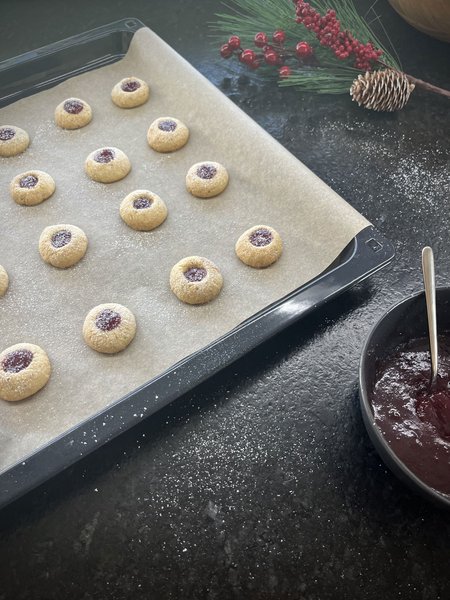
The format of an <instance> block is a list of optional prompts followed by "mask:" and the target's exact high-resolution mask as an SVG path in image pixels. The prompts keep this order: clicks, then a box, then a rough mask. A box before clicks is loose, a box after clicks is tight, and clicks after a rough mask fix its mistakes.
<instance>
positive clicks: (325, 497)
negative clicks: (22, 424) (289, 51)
mask: <svg viewBox="0 0 450 600" xmlns="http://www.w3.org/2000/svg"><path fill="white" fill-rule="evenodd" d="M371 4H372V2H371V1H370V0H358V1H357V6H358V7H359V9H360V10H361V11H362V12H363V13H364V12H365V11H366V10H367V9H368V8H369V6H370V5H371ZM222 8H223V7H221V6H220V4H219V3H218V2H216V1H213V0H201V1H200V2H199V1H194V0H146V1H144V0H128V1H127V2H124V1H121V0H116V1H114V2H104V1H100V2H95V3H94V2H87V1H86V0H79V1H78V2H68V1H66V0H61V1H60V2H58V3H55V2H51V1H50V0H41V1H40V2H32V1H31V0H22V1H21V2H14V1H13V0H5V1H3V2H2V4H1V8H0V13H1V16H2V18H1V20H0V40H1V43H0V60H3V59H6V58H9V57H11V56H14V55H17V54H20V53H22V52H25V51H27V50H30V49H33V48H37V47H40V46H43V45H45V44H48V43H50V42H53V41H57V40H58V39H62V38H65V37H68V36H70V35H73V34H76V33H79V32H81V31H84V30H88V29H91V28H93V27H96V26H99V25H102V24H105V23H108V22H111V21H114V20H116V19H120V18H122V17H131V16H134V17H137V18H139V19H141V20H142V21H143V22H144V23H145V24H147V25H148V26H149V27H151V28H152V29H153V30H154V31H155V32H156V33H158V34H159V35H160V36H161V37H162V38H163V39H165V40H166V41H167V42H168V43H169V44H170V45H171V46H173V47H174V48H175V49H176V50H177V51H178V52H179V53H180V54H181V55H182V56H184V57H185V58H186V59H187V60H189V61H190V62H191V63H192V64H193V65H194V66H195V67H196V68H197V69H198V70H199V71H200V72H202V73H203V74H204V75H205V76H206V77H208V78H209V79H210V80H211V81H212V82H213V83H214V84H215V85H217V86H218V87H219V88H220V89H221V90H222V91H223V92H224V93H225V94H226V95H227V96H228V97H230V98H231V99H232V100H233V101H234V102H235V103H236V104H237V105H238V106H240V107H241V108H242V109H243V110H244V111H245V112H247V113H248V114H249V115H250V116H251V117H252V118H253V119H254V120H255V121H256V122H257V123H259V124H260V125H262V127H264V128H265V129H266V130H267V131H268V132H269V133H270V134H271V135H272V136H274V137H275V138H276V139H277V140H279V141H280V142H281V143H282V144H283V145H284V146H285V147H286V148H288V149H289V150H290V151H291V152H292V153H293V154H294V155H295V156H297V157H298V158H299V159H300V160H301V161H302V162H304V163H305V164H306V165H307V166H308V167H309V168H311V169H312V170H313V171H314V172H315V173H316V174H317V175H318V176H319V177H321V178H322V179H323V180H324V181H325V182H326V183H328V184H329V185H330V186H331V187H332V188H333V189H334V190H336V191H337V192H338V193H339V194H341V195H342V196H343V197H344V198H345V199H346V200H347V201H348V202H349V203H350V204H352V205H353V206H354V207H355V208H356V209H358V210H359V211H360V212H361V213H362V214H363V215H364V216H366V217H367V218H368V219H369V220H371V221H372V222H373V224H374V225H375V226H376V227H377V228H379V229H380V230H381V231H382V232H383V233H384V234H385V235H386V237H388V238H389V239H390V240H391V241H392V242H393V244H394V245H395V249H396V259H395V261H394V262H393V263H392V264H391V265H390V266H389V267H388V268H385V269H384V270H382V271H381V272H379V273H378V274H376V275H374V276H373V277H371V278H370V279H369V280H368V281H367V282H364V283H361V284H359V285H358V286H356V287H355V288H353V289H352V290H351V291H349V292H347V293H345V294H344V295H342V296H341V297H339V298H338V299H336V300H334V301H332V302H331V303H329V304H327V305H326V306H324V307H323V308H321V309H319V310H317V311H315V312H314V313H313V314H312V315H310V316H309V317H308V318H307V319H304V320H301V321H299V322H298V323H297V324H296V325H294V326H292V327H290V328H289V329H288V330H286V331H285V332H283V333H282V334H279V335H278V336H276V337H275V338H273V339H272V340H270V341H269V342H267V343H265V344H264V345H262V346H260V347H258V348H257V349H256V350H254V351H253V352H251V353H250V354H249V355H248V356H246V357H245V358H244V359H242V360H240V361H238V362H237V363H235V364H234V365H232V366H231V367H229V368H227V369H226V370H224V371H222V372H221V373H220V374H219V375H217V376H215V377H214V378H212V379H211V380H209V381H208V382H206V383H204V384H202V385H201V386H200V387H198V388H196V389H195V390H194V391H193V392H191V393H189V394H187V395H185V396H183V397H182V398H180V399H179V400H178V401H176V402H175V403H173V404H172V405H170V406H169V407H168V408H166V409H164V410H162V411H160V412H159V413H157V414H156V415H154V416H152V417H150V418H149V419H147V420H146V421H144V422H142V423H140V424H139V425H138V426H136V427H134V428H133V429H132V430H130V431H128V432H127V433H125V434H124V435H122V436H121V437H119V438H117V439H116V440H115V441H113V442H112V443H110V444H108V445H107V446H104V447H102V448H101V449H99V450H98V451H97V452H95V453H94V454H92V455H90V456H89V457H87V458H85V459H84V460H82V461H80V462H79V463H77V464H76V465H75V466H73V467H71V468H70V469H68V470H66V471H65V472H63V473H62V474H61V475H59V476H57V477H56V478H54V479H52V480H50V481H49V482H47V483H46V484H44V485H42V486H41V487H40V488H38V489H36V490H34V491H33V492H31V493H29V494H28V495H27V496H25V497H23V498H22V499H20V500H19V501H17V502H15V503H14V504H13V505H11V506H9V507H7V508H6V509H4V510H3V511H2V512H1V513H0V531H1V534H0V600H10V599H13V598H14V600H22V599H42V600H44V599H46V600H47V599H48V600H49V599H54V598H55V599H56V598H58V599H60V598H65V599H72V598H73V599H77V600H91V599H101V600H108V599H118V600H120V599H128V598H130V599H133V600H140V599H141V598H142V599H152V600H153V599H154V600H160V599H161V600H163V599H166V598H167V599H169V598H170V599H184V600H188V599H208V600H209V599H210V600H230V599H241V598H242V599H244V598H245V599H247V600H248V599H277V600H284V599H286V600H287V599H292V600H328V599H330V600H331V599H333V600H340V599H347V598H348V599H352V600H353V599H361V600H372V599H373V600H375V599H377V600H378V599H379V598H380V597H383V598H389V599H391V598H393V599H403V598H405V599H408V600H415V599H421V600H438V599H446V598H449V596H450V572H449V569H448V566H447V565H448V561H449V560H450V544H449V539H450V513H448V512H445V511H442V510H439V509H437V508H435V507H434V506H433V505H431V504H429V503H428V502H427V501H425V500H423V499H422V498H420V497H419V496H417V495H415V494H414V493H412V492H411V491H409V489H408V488H406V487H405V486H404V485H403V484H402V483H401V482H400V481H398V480H397V479H396V478H395V477H394V475H392V474H391V472H390V471H389V470H388V469H387V468H386V467H385V465H384V464H383V463H382V461H381V459H380V458H379V456H378V455H377V453H376V452H375V450H374V448H373V446H372V444H371V442H370V440H369V438H368V436H367V434H366V431H365V428H364V425H363V422H362V417H361V413H360V409H359V398H358V390H357V386H358V363H359V357H360V353H361V349H362V346H363V344H364V340H365V338H366V336H367V334H368V333H369V331H370V329H371V327H372V326H373V324H374V323H375V322H376V320H377V319H378V318H379V317H380V316H381V315H382V314H383V312H384V311H385V310H386V309H387V308H388V307H389V306H390V305H391V304H393V303H394V302H396V301H398V300H399V299H401V298H403V297H404V296H407V295H409V294H411V293H413V292H415V291H418V290H420V288H421V270H420V252H421V248H422V247H423V246H424V245H426V244H430V245H432V246H433V248H434V250H435V258H436V268H437V283H438V284H441V285H443V284H448V283H449V281H450V245H449V225H448V223H449V214H450V206H449V203H450V195H449V191H450V185H449V172H450V169H449V166H450V149H449V131H450V111H449V108H450V104H449V101H448V100H446V99H445V98H442V97H438V96H436V95H433V94H426V93H423V92H421V91H417V93H414V96H413V98H412V100H411V101H410V103H409V104H408V105H407V107H406V108H405V109H404V110H403V111H401V112H399V113H397V114H377V113H371V112H370V111H365V110H362V109H360V108H358V107H357V106H356V105H355V103H352V102H351V101H350V99H349V98H348V97H347V96H337V97H326V96H324V97H317V96H308V95H301V94H299V93H298V92H296V91H294V90H291V89H284V90H280V89H278V88H277V87H276V86H275V85H274V84H273V83H272V82H269V81H265V80H262V79H261V78H259V77H258V76H257V75H249V73H248V72H247V71H246V70H244V68H240V67H239V66H238V65H234V67H231V68H227V69H226V68H225V64H224V61H222V60H221V59H220V57H218V54H217V50H216V48H215V47H214V46H213V45H212V43H211V40H210V39H209V35H210V32H209V30H208V23H209V22H211V21H212V20H214V14H215V13H216V12H217V11H220V10H222ZM377 10H378V12H379V13H380V14H381V16H382V18H383V22H384V23H385V26H386V29H387V31H388V33H389V35H390V37H391V38H392V39H393V40H394V41H395V45H396V48H397V50H398V53H399V55H400V56H401V58H402V62H403V67H404V69H405V71H406V72H409V73H411V74H414V75H415V76H417V77H419V78H422V79H426V80H428V81H431V82H433V83H435V84H437V85H441V86H444V87H447V88H449V87H450V72H449V64H450V46H449V45H448V44H444V43H442V42H438V41H436V40H433V39H431V38H428V37H427V36H425V35H423V34H421V33H419V32H417V31H415V30H414V29H412V28H411V27H409V26H408V25H407V24H406V23H404V22H403V21H402V20H401V19H400V18H399V17H398V16H397V14H396V13H395V12H394V11H393V10H392V9H391V7H390V6H389V5H388V3H387V2H385V1H384V0H382V1H380V2H378V4H377ZM230 33H231V32H230Z"/></svg>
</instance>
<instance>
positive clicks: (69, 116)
mask: <svg viewBox="0 0 450 600" xmlns="http://www.w3.org/2000/svg"><path fill="white" fill-rule="evenodd" d="M91 121H92V109H91V107H90V106H89V104H88V103H87V102H85V101H84V100H80V98H67V100H64V101H63V102H61V104H58V106H57V107H56V109H55V122H56V124H57V125H58V126H59V127H62V128H63V129H80V128H81V127H84V126H85V125H87V124H88V123H90V122H91Z"/></svg>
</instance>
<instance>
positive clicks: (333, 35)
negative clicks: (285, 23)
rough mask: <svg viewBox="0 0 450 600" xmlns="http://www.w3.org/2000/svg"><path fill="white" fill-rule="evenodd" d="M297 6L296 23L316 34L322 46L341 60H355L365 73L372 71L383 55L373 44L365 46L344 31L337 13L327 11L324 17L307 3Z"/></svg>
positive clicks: (297, 4) (297, 3) (297, 0)
mask: <svg viewBox="0 0 450 600" xmlns="http://www.w3.org/2000/svg"><path fill="white" fill-rule="evenodd" d="M294 2H295V4H296V15H297V18H296V21H297V23H302V24H303V25H304V26H305V27H306V28H307V29H309V30H310V31H313V32H314V33H315V34H316V37H317V39H318V40H319V42H320V44H321V45H322V46H328V47H329V48H331V49H332V50H333V52H334V54H335V56H336V57H337V58H339V59H341V60H345V59H347V58H350V57H353V58H354V66H355V67H356V68H357V69H361V70H363V71H370V70H371V69H372V66H373V63H374V62H376V61H377V60H378V59H379V58H380V56H381V55H382V54H383V52H382V51H381V50H377V49H376V48H374V46H373V45H372V43H371V42H367V44H363V43H362V42H359V41H358V40H356V39H355V38H354V37H353V36H352V34H351V33H350V32H349V31H342V30H341V24H340V22H339V21H338V19H337V18H336V11H334V10H327V12H326V14H325V16H322V15H321V14H320V13H319V12H317V11H316V10H315V9H314V8H312V7H311V6H310V5H309V4H308V3H307V2H304V1H303V0H294Z"/></svg>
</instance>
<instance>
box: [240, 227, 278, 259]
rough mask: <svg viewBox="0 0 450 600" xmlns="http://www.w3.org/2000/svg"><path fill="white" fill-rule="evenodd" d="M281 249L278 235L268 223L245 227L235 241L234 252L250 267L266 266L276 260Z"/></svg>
mask: <svg viewBox="0 0 450 600" xmlns="http://www.w3.org/2000/svg"><path fill="white" fill-rule="evenodd" d="M282 251H283V242H282V241H281V237H280V235H279V234H278V233H277V232H276V231H275V229H273V228H272V227H269V226H268V225H255V226H254V227H251V228H250V229H247V231H245V232H244V233H243V234H242V235H241V237H240V238H239V239H238V241H237V242H236V254H237V255H238V257H239V258H240V259H241V261H242V262H243V263H245V264H246V265H249V266H250V267H255V268H262V267H268V266H269V265H271V264H272V263H274V262H276V261H277V260H278V259H279V258H280V256H281V253H282Z"/></svg>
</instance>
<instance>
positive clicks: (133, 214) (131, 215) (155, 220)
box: [119, 190, 167, 231]
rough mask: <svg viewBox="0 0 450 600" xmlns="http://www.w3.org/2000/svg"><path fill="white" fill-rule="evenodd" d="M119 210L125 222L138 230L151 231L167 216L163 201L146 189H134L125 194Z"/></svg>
mask: <svg viewBox="0 0 450 600" xmlns="http://www.w3.org/2000/svg"><path fill="white" fill-rule="evenodd" d="M119 210H120V216H121V217H122V219H123V220H124V221H125V223H126V224H127V225H128V226H129V227H131V228H132V229H136V230H138V231H151V230H152V229H155V228H156V227H159V225H161V223H163V222H164V221H165V220H166V218H167V206H166V205H165V203H164V201H163V200H161V198H160V197H159V196H158V195H157V194H154V193H153V192H149V191H148V190H135V191H134V192H131V194H128V196H125V198H124V199H123V200H122V203H121V204H120V209H119Z"/></svg>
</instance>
